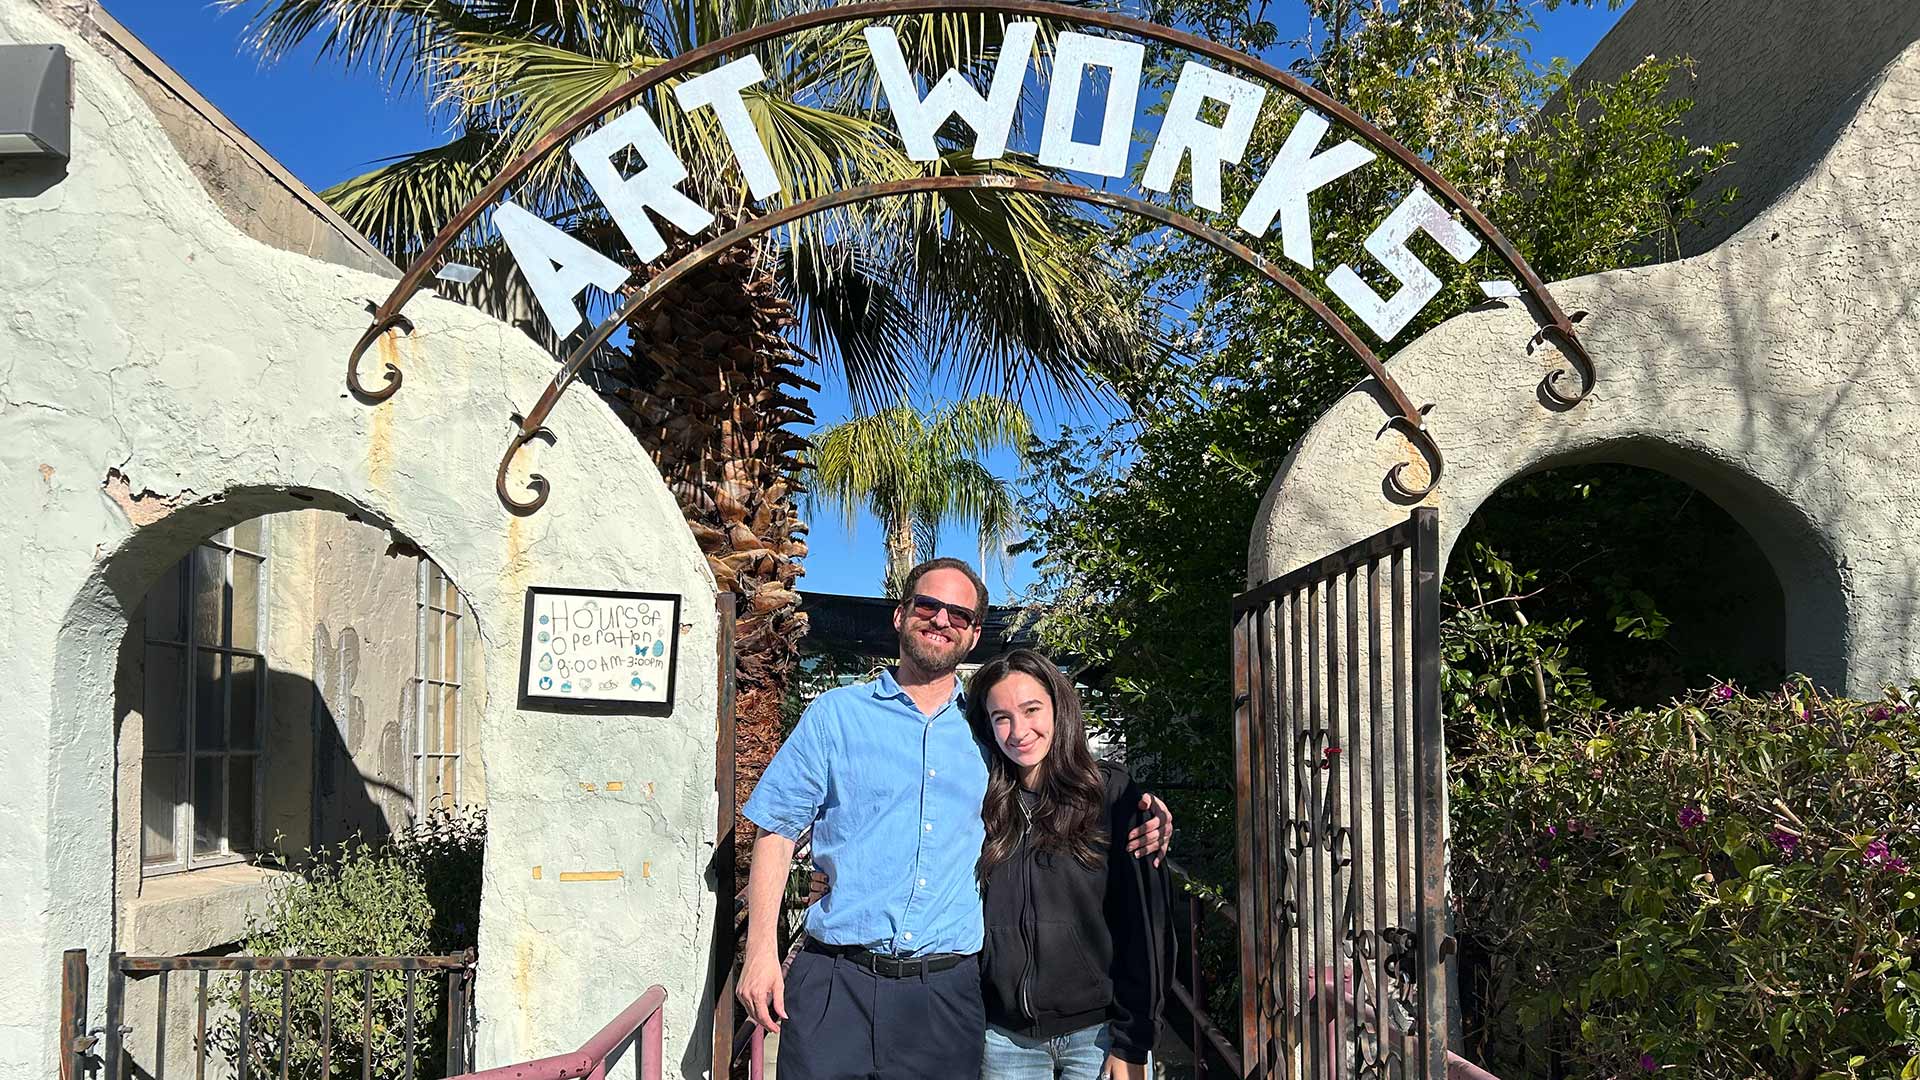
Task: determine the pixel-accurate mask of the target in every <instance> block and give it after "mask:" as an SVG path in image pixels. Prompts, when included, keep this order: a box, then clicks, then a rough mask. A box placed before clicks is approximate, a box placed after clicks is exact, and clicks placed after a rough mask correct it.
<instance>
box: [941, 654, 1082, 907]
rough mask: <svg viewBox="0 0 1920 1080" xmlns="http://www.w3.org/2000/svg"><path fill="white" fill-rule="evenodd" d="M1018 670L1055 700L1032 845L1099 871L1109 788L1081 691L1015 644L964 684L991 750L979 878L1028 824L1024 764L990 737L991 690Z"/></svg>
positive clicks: (972, 717) (979, 734)
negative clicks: (1091, 747) (1090, 741)
mask: <svg viewBox="0 0 1920 1080" xmlns="http://www.w3.org/2000/svg"><path fill="white" fill-rule="evenodd" d="M1015 672H1020V673H1022V674H1025V675H1030V676H1032V677H1033V678H1034V679H1035V680H1037V681H1038V682H1039V683H1040V685H1041V686H1044V687H1046V690H1047V696H1048V697H1049V698H1051V699H1052V700H1053V743H1052V745H1051V746H1050V747H1049V748H1048V750H1047V756H1046V757H1044V758H1042V759H1041V760H1040V766H1039V773H1040V783H1039V784H1038V786H1037V788H1036V790H1035V794H1037V795H1039V797H1040V804H1039V806H1037V807H1035V808H1034V812H1033V826H1032V828H1033V842H1034V846H1035V847H1037V848H1039V849H1040V850H1042V851H1050V852H1056V853H1069V854H1071V855H1073V857H1074V858H1076V859H1078V860H1080V862H1081V864H1082V865H1083V866H1086V867H1087V868H1089V869H1093V868H1097V867H1098V866H1100V864H1101V863H1102V862H1103V861H1105V859H1106V854H1107V844H1108V842H1109V836H1108V830H1107V823H1106V785H1105V783H1103V782H1102V780H1101V777H1100V767H1099V766H1098V765H1096V764H1094V760H1093V754H1092V753H1091V752H1090V751H1088V749H1087V725H1086V721H1085V719H1084V718H1083V716H1082V713H1081V709H1080V694H1079V692H1078V691H1076V690H1075V689H1074V688H1073V683H1071V682H1069V681H1067V677H1066V676H1065V675H1062V674H1061V673H1060V669H1059V668H1058V667H1056V666H1054V663H1053V661H1051V660H1049V659H1047V658H1046V657H1045V656H1043V655H1041V654H1040V653H1037V652H1035V651H1033V650H1032V649H1014V650H1012V651H1011V652H1007V653H1004V654H1002V655H1000V656H996V657H994V658H993V659H992V660H989V661H987V662H986V663H985V664H982V665H981V666H980V670H979V671H976V672H974V673H973V678H972V679H969V680H968V681H967V723H969V724H971V725H972V726H973V734H974V737H975V738H978V739H980V740H981V742H982V743H984V744H985V745H986V746H987V747H988V748H989V752H988V754H987V797H986V800H985V801H984V802H983V803H982V804H981V806H980V819H981V820H982V821H983V822H985V823H986V826H987V839H986V843H984V844H982V845H981V846H980V863H979V865H978V867H977V873H978V875H979V878H980V880H981V881H985V880H986V879H987V875H988V874H989V873H991V872H992V870H993V868H994V867H995V866H997V865H999V864H1000V863H1002V862H1004V861H1005V860H1007V859H1008V858H1010V857H1012V855H1013V853H1014V851H1015V850H1017V849H1018V848H1019V846H1020V835H1021V830H1022V826H1023V825H1024V824H1025V815H1024V814H1022V813H1021V811H1020V796H1019V791H1020V770H1019V767H1018V766H1017V765H1015V764H1014V763H1013V762H1012V761H1011V760H1009V759H1008V758H1007V755H1006V754H1005V753H1003V752H1002V751H1001V750H1000V744H999V742H998V741H997V740H996V739H995V738H994V737H993V721H992V720H991V719H990V718H988V716H987V692H988V691H989V690H992V689H993V687H994V685H995V684H997V683H999V682H1000V680H1002V679H1004V678H1006V677H1007V676H1009V675H1012V674H1013V673H1015Z"/></svg>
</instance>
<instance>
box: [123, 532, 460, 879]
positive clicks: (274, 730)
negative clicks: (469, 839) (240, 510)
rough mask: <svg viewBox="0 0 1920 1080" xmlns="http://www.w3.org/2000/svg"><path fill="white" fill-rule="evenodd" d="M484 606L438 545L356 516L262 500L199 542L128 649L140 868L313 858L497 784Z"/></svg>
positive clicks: (164, 870)
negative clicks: (257, 508)
mask: <svg viewBox="0 0 1920 1080" xmlns="http://www.w3.org/2000/svg"><path fill="white" fill-rule="evenodd" d="M472 620H473V613H472V611H471V609H470V608H469V607H468V605H467V603H466V601H465V599H464V598H463V597H462V596H461V595H460V592H459V590H458V589H457V588H456V587H455V584H454V582H453V580H452V578H451V577H449V576H448V574H447V573H446V572H445V571H444V570H443V569H442V568H441V567H440V566H439V565H438V564H436V563H435V562H434V561H433V560H432V559H431V558H430V557H428V556H427V555H426V554H425V553H424V552H422V551H420V550H419V549H418V548H417V547H414V546H413V545H412V544H410V543H408V542H407V541H405V540H403V539H399V538H396V537H395V536H394V535H393V534H391V533H390V532H388V531H386V530H384V529H380V528H375V527H374V526H371V525H368V524H365V523H363V522H360V521H357V520H355V519H352V518H349V517H347V516H345V515H341V514H337V513H332V512H328V511H321V510H302V511H292V512H287V513H280V514H272V515H268V516H264V517H256V518H252V519H249V520H247V521H243V522H241V523H240V524H238V525H234V526H232V527H230V528H226V529H222V530H220V531H219V532H216V533H214V534H212V535H211V536H208V537H207V538H206V539H204V540H202V541H201V542H199V543H198V544H197V545H195V546H194V547H193V548H192V549H191V550H190V551H189V552H188V553H187V554H186V555H185V556H183V557H182V558H180V559H179V560H178V561H176V562H174V563H173V564H172V565H170V566H169V567H167V568H166V569H165V570H164V571H162V572H161V573H160V574H159V576H158V577H157V578H156V579H155V580H154V582H153V584H152V585H151V586H150V587H149V588H148V589H147V592H146V594H145V596H144V598H143V600H142V602H141V604H140V610H138V611H137V612H135V613H134V618H133V619H132V620H131V624H130V627H131V628H130V630H129V633H128V640H127V642H126V645H125V647H124V648H123V650H122V661H121V668H122V670H121V675H120V679H119V682H118V684H117V690H118V692H119V697H120V699H121V709H120V714H121V716H122V717H123V722H122V724H121V730H120V748H121V753H120V761H121V766H120V777H119V779H120V788H121V790H122V792H123V793H128V794H135V793H137V798H132V799H129V798H125V797H123V800H122V808H123V814H124V817H123V819H122V820H124V821H127V822H128V823H129V824H130V825H131V828H130V829H127V830H126V833H127V834H129V835H128V843H126V844H123V846H124V847H137V860H138V875H137V876H139V877H141V878H147V879H155V878H159V877H162V876H165V875H170V874H175V873H182V872H186V871H198V870H206V869H213V868H217V867H224V866H235V865H238V864H243V863H248V862H264V863H277V864H290V863H297V862H299V861H300V860H301V859H302V858H303V857H304V856H305V853H306V852H307V851H308V850H309V849H318V848H322V847H325V846H327V845H331V844H337V843H339V842H341V841H343V840H346V839H348V838H350V837H354V836H359V837H364V838H367V839H375V838H378V837H382V836H385V835H388V834H390V833H392V832H394V831H396V830H399V829H403V828H405V827H406V826H407V825H408V824H410V823H411V822H412V821H415V820H418V819H420V818H422V817H425V816H426V815H427V813H428V811H429V810H430V809H431V808H432V807H434V806H443V807H448V806H454V805H476V804H479V803H481V802H482V801H484V797H485V793H484V782H483V780H482V778H481V775H480V756H479V754H478V752H477V746H476V745H475V744H474V738H475V734H476V733H475V732H474V731H473V730H472V726H471V725H470V724H468V723H467V722H466V721H467V718H468V717H470V716H474V715H478V713H477V711H476V710H477V707H478V704H479V702H477V701H476V700H474V698H475V695H477V694H479V693H482V690H481V680H480V678H479V674H480V664H481V661H480V656H479V654H478V652H477V649H478V645H479V643H478V636H477V635H475V634H473V633H471V626H472ZM136 714H137V716H136ZM128 721H136V722H133V723H129V722H128ZM136 832H137V837H138V839H137V842H135V841H133V840H132V837H131V834H134V833H136ZM129 869H132V868H131V867H129Z"/></svg>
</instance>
